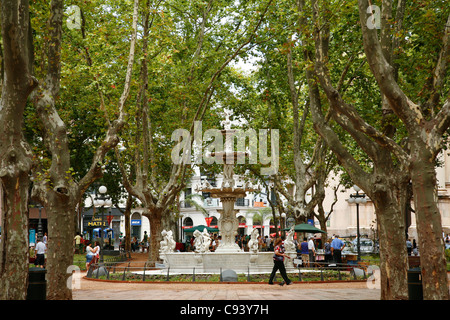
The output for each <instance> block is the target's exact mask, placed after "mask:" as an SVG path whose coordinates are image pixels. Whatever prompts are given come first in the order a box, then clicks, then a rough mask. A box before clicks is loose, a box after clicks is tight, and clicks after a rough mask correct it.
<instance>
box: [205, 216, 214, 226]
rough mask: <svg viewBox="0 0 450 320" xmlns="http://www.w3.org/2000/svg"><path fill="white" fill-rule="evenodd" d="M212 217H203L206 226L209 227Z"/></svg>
mask: <svg viewBox="0 0 450 320" xmlns="http://www.w3.org/2000/svg"><path fill="white" fill-rule="evenodd" d="M212 219H213V217H208V218H205V220H206V225H207V226H208V227H209V225H210V224H211V221H212Z"/></svg>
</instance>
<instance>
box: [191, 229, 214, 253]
mask: <svg viewBox="0 0 450 320" xmlns="http://www.w3.org/2000/svg"><path fill="white" fill-rule="evenodd" d="M194 238H195V240H194V247H195V252H197V253H205V252H209V245H210V244H211V237H210V236H209V234H208V231H206V229H203V232H200V231H199V230H195V231H194Z"/></svg>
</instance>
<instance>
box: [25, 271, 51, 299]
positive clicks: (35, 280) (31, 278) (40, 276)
mask: <svg viewBox="0 0 450 320" xmlns="http://www.w3.org/2000/svg"><path fill="white" fill-rule="evenodd" d="M46 273H47V270H45V269H42V268H29V269H28V290H27V300H45V299H46V298H47V281H46V279H45V275H46Z"/></svg>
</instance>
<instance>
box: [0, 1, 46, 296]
mask: <svg viewBox="0 0 450 320" xmlns="http://www.w3.org/2000/svg"><path fill="white" fill-rule="evenodd" d="M1 28H2V40H3V59H2V63H3V66H4V73H3V74H2V76H3V86H2V97H1V101H0V130H1V131H0V182H1V188H0V189H2V192H3V207H2V210H1V213H2V216H1V219H2V221H1V222H2V223H1V225H2V241H1V247H0V299H2V300H24V299H25V298H26V293H27V279H28V257H29V256H28V193H29V187H30V177H29V175H30V170H31V167H32V152H31V149H30V147H29V145H28V143H27V142H26V141H25V138H24V135H23V114H24V110H25V105H26V103H27V100H28V97H29V95H30V94H31V92H32V91H33V89H34V88H35V87H36V86H37V81H36V79H35V78H33V77H32V73H31V70H30V68H31V66H30V65H29V61H30V54H31V52H32V48H31V47H30V44H31V43H30V41H29V36H30V34H31V33H30V32H31V30H30V18H29V3H28V0H20V1H2V3H1Z"/></svg>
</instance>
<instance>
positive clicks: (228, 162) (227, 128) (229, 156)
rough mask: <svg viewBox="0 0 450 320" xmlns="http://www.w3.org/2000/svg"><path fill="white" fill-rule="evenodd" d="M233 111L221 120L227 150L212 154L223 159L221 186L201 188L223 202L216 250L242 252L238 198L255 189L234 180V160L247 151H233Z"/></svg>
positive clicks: (244, 154)
mask: <svg viewBox="0 0 450 320" xmlns="http://www.w3.org/2000/svg"><path fill="white" fill-rule="evenodd" d="M230 116H231V113H230V112H229V111H225V119H224V120H223V121H221V124H222V125H223V128H224V129H223V130H221V133H222V135H223V136H224V137H225V150H224V151H223V152H212V153H211V156H215V157H221V158H222V159H223V182H222V185H221V186H220V187H211V186H206V187H203V186H202V188H201V190H202V191H203V192H209V193H210V194H211V197H212V198H219V199H220V201H221V202H222V210H217V211H218V212H219V213H220V219H219V222H218V224H219V234H220V235H221V237H222V240H221V241H220V244H219V247H218V248H217V249H216V252H240V251H242V250H241V248H239V246H238V245H237V244H236V242H235V236H236V234H237V229H238V227H239V222H238V219H237V217H236V214H237V213H238V212H239V210H237V209H235V208H234V204H235V202H236V199H237V198H243V197H245V195H246V193H247V192H251V191H254V189H252V188H248V187H246V186H243V187H236V186H235V181H234V177H233V176H234V161H235V160H236V159H237V158H238V157H240V156H247V154H246V152H242V151H233V148H232V145H233V135H234V133H235V131H236V130H233V129H231V120H230Z"/></svg>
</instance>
